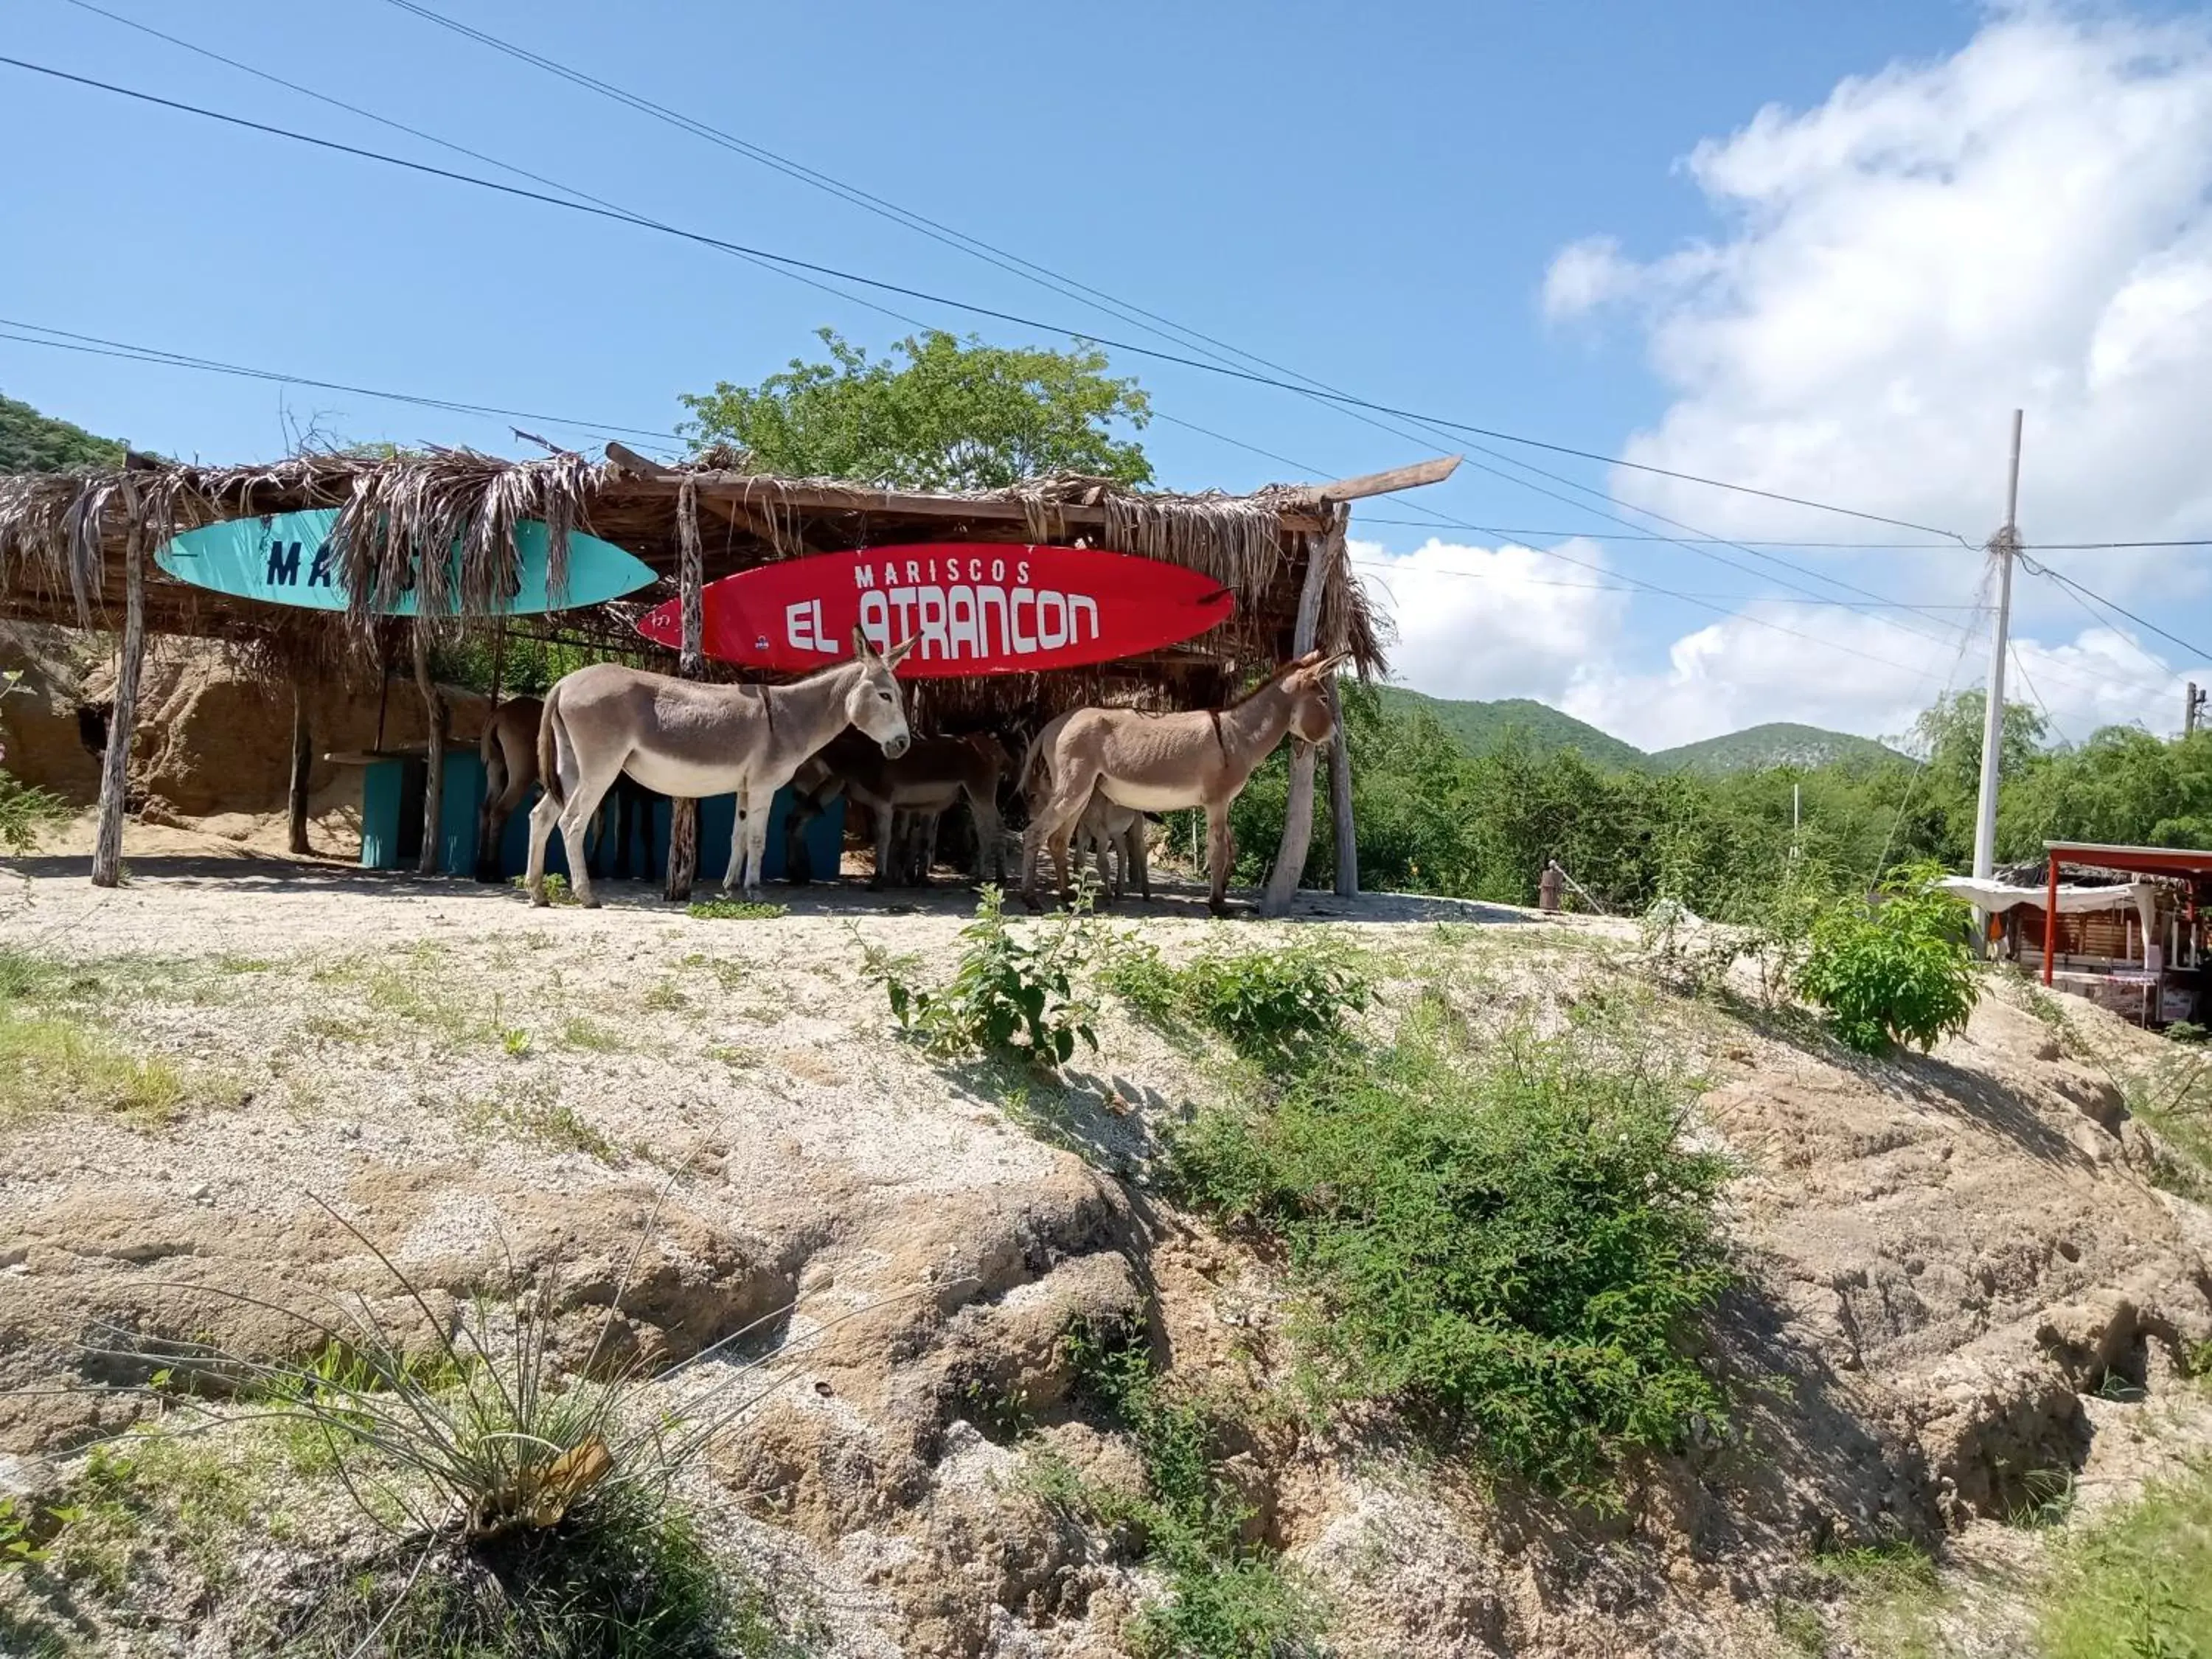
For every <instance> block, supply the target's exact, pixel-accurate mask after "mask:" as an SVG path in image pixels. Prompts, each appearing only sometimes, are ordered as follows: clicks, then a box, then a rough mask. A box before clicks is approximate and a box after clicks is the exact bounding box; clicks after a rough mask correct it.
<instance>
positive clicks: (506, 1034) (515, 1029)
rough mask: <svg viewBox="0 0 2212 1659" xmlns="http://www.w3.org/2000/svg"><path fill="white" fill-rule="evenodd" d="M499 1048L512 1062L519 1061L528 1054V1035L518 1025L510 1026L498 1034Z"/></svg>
mask: <svg viewBox="0 0 2212 1659" xmlns="http://www.w3.org/2000/svg"><path fill="white" fill-rule="evenodd" d="M499 1046H500V1047H501V1048H503V1049H505V1050H506V1051H507V1056H508V1058H509V1059H512V1060H520V1059H522V1058H524V1057H525V1056H526V1055H527V1054H529V1053H530V1033H529V1032H527V1031H526V1030H523V1029H522V1028H521V1027H520V1025H511V1026H509V1027H508V1028H507V1030H504V1031H501V1033H500V1034H499Z"/></svg>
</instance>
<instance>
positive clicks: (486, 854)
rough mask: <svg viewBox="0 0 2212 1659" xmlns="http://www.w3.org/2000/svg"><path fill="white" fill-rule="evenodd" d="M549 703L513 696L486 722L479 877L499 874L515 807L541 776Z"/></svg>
mask: <svg viewBox="0 0 2212 1659" xmlns="http://www.w3.org/2000/svg"><path fill="white" fill-rule="evenodd" d="M544 714H545V705H544V703H542V702H539V701H538V699H537V698H535V697H510V698H508V699H507V702H503V703H501V704H500V706H499V707H498V708H495V710H493V711H492V717H491V718H490V719H489V720H486V721H485V722H484V729H483V742H482V743H480V744H477V754H478V756H479V757H482V759H483V771H484V795H483V806H482V807H481V808H479V809H478V811H477V880H478V881H497V880H498V879H499V838H500V835H501V831H503V830H504V829H506V828H507V819H508V818H510V817H513V816H514V809H515V808H516V807H518V806H520V805H522V803H523V799H524V798H525V797H526V796H527V795H528V794H529V793H530V791H531V788H532V786H533V785H535V784H536V783H537V781H538V721H539V720H542V719H544Z"/></svg>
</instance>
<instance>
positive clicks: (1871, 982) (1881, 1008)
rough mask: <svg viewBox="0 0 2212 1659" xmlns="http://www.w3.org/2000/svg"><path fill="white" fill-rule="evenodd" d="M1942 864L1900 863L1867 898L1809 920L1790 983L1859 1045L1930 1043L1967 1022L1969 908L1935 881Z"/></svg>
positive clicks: (1970, 1002) (1864, 1048)
mask: <svg viewBox="0 0 2212 1659" xmlns="http://www.w3.org/2000/svg"><path fill="white" fill-rule="evenodd" d="M1941 873H1942V872H1940V871H1938V870H1937V869H1936V866H1933V865H1916V866H1911V868H1909V869H1905V870H1903V871H1899V872H1897V873H1896V874H1894V875H1893V876H1891V877H1890V878H1887V880H1885V881H1884V882H1883V883H1882V885H1881V894H1880V896H1879V897H1878V899H1877V901H1876V902H1875V903H1873V904H1871V905H1869V904H1866V903H1863V902H1858V901H1856V900H1848V899H1847V900H1843V901H1840V902H1837V903H1836V904H1834V905H1832V906H1831V907H1830V908H1828V909H1827V910H1826V912H1824V913H1823V914H1822V915H1820V918H1819V919H1818V920H1817V921H1814V924H1813V938H1812V945H1811V948H1810V949H1809V950H1808V951H1807V952H1806V957H1805V963H1804V965H1803V966H1802V968H1800V969H1798V972H1797V990H1798V993H1799V994H1800V995H1802V996H1803V997H1805V998H1806V999H1807V1000H1808V1001H1811V1002H1813V1003H1814V1004H1816V1005H1818V1006H1820V1007H1821V1008H1822V1009H1824V1010H1826V1012H1827V1015H1828V1023H1829V1024H1830V1025H1831V1026H1832V1028H1833V1029H1834V1030H1835V1033H1836V1035H1837V1036H1838V1037H1840V1038H1841V1039H1842V1040H1843V1041H1844V1042H1846V1043H1848V1044H1849V1045H1850V1047H1852V1048H1857V1050H1859V1052H1860V1053H1862V1054H1887V1053H1888V1052H1889V1050H1890V1048H1891V1047H1892V1046H1893V1044H1895V1043H1898V1042H1907V1043H1915V1044H1917V1045H1918V1046H1919V1047H1920V1048H1922V1049H1923V1050H1924V1049H1928V1048H1934V1047H1935V1046H1936V1040H1937V1039H1938V1038H1939V1037H1942V1036H1947V1035H1948V1034H1949V1033H1951V1032H1953V1031H1959V1030H1965V1029H1966V1018H1967V1016H1968V1015H1970V1014H1971V1013H1972V1012H1973V1008H1974V994H1975V984H1974V954H1973V951H1972V948H1971V947H1970V946H1969V945H1968V943H1967V936H1968V933H1969V932H1970V930H1969V928H1968V927H1967V921H1968V918H1969V916H1970V915H1972V912H1971V911H1969V910H1968V908H1967V907H1966V905H1965V904H1964V903H1963V902H1960V900H1958V899H1955V898H1953V897H1952V896H1950V895H1949V894H1948V893H1946V892H1944V891H1942V890H1941V889H1940V888H1938V887H1937V886H1936V880H1937V879H1938V878H1939V876H1940V875H1941Z"/></svg>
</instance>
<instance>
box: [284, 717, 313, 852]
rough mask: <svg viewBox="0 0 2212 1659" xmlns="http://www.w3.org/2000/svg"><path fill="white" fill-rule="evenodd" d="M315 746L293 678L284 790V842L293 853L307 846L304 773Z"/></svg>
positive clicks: (311, 762)
mask: <svg viewBox="0 0 2212 1659" xmlns="http://www.w3.org/2000/svg"><path fill="white" fill-rule="evenodd" d="M314 760H315V747H314V744H313V742H312V741H311V739H310V737H309V734H308V732H307V688H306V687H305V686H303V685H301V684H300V683H299V681H297V680H295V681H293V682H292V777H291V781H290V785H289V787H288V788H287V789H286V791H285V794H284V819H285V829H286V839H285V845H286V846H287V847H288V848H290V849H291V851H293V852H294V853H302V854H303V853H306V852H307V851H308V850H310V849H309V848H308V846H307V775H308V772H309V771H310V770H311V769H312V768H313V765H314Z"/></svg>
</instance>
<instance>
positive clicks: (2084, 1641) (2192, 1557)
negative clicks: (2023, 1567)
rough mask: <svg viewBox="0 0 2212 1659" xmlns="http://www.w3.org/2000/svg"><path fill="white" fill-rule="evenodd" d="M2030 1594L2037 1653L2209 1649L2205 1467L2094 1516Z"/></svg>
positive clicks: (2211, 1546) (2171, 1657)
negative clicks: (2034, 1602)
mask: <svg viewBox="0 0 2212 1659" xmlns="http://www.w3.org/2000/svg"><path fill="white" fill-rule="evenodd" d="M2038 1600H2039V1603H2040V1609H2039V1611H2040V1617H2039V1620H2038V1621H2037V1626H2036V1638H2037V1642H2036V1645H2037V1650H2038V1651H2039V1653H2041V1654H2042V1655H2044V1656H2045V1659H2196V1656H2199V1655H2203V1654H2208V1653H2212V1468H2205V1467H2203V1466H2201V1465H2200V1466H2199V1467H2198V1468H2196V1469H2194V1470H2193V1471H2191V1473H2190V1474H2186V1475H2184V1476H2182V1477H2181V1478H2180V1479H2179V1480H2172V1481H2167V1482H2166V1483H2163V1484H2161V1485H2158V1486H2152V1487H2150V1488H2149V1489H2148V1491H2146V1492H2144V1493H2143V1495H2142V1498H2139V1499H2138V1500H2137V1501H2136V1502H2135V1503H2133V1504H2130V1505H2128V1506H2127V1507H2126V1508H2125V1509H2123V1510H2119V1511H2118V1513H2117V1514H2114V1515H2112V1516H2108V1517H2106V1518H2105V1519H2103V1520H2100V1522H2097V1524H2096V1525H2095V1526H2094V1527H2093V1528H2091V1529H2090V1530H2089V1531H2088V1532H2087V1534H2086V1535H2084V1536H2082V1537H2081V1538H2080V1539H2078V1540H2076V1541H2075V1542H2074V1543H2073V1544H2072V1545H2071V1547H2069V1548H2068V1549H2067V1550H2066V1552H2065V1553H2064V1555H2063V1559H2062V1562H2061V1565H2060V1568H2059V1571H2057V1574H2055V1575H2054V1576H2053V1577H2051V1580H2050V1581H2049V1583H2047V1584H2046V1585H2045V1588H2044V1589H2043V1592H2042V1594H2041V1595H2039V1598H2038Z"/></svg>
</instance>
